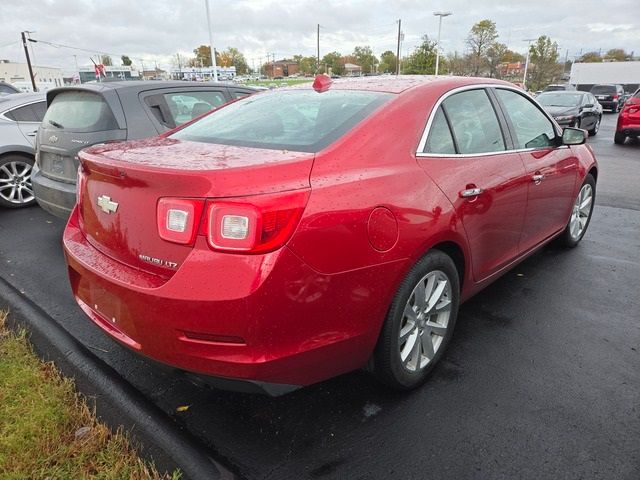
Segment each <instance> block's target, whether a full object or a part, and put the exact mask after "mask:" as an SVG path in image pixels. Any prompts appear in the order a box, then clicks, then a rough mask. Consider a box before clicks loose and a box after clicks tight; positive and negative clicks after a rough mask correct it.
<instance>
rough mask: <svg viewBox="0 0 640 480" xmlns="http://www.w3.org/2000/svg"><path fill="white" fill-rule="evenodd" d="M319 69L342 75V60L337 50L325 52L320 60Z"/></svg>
mask: <svg viewBox="0 0 640 480" xmlns="http://www.w3.org/2000/svg"><path fill="white" fill-rule="evenodd" d="M320 70H321V71H322V72H324V73H329V72H331V73H333V74H334V75H342V74H343V73H344V62H343V60H342V55H341V54H340V53H338V52H331V53H327V54H326V55H325V56H324V57H322V60H321V61H320Z"/></svg>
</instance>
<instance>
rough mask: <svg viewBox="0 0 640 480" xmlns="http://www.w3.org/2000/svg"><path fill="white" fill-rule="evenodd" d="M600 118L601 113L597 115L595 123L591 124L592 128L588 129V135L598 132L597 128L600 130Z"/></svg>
mask: <svg viewBox="0 0 640 480" xmlns="http://www.w3.org/2000/svg"><path fill="white" fill-rule="evenodd" d="M601 120H602V115H600V116H598V119H597V120H596V123H595V124H594V125H593V128H592V129H591V130H589V135H590V136H592V137H593V136H595V135H597V134H598V130H600V121H601Z"/></svg>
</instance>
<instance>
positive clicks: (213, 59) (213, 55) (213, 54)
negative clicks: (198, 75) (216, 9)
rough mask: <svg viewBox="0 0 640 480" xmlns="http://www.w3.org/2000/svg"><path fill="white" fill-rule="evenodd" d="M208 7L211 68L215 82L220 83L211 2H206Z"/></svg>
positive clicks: (205, 0)
mask: <svg viewBox="0 0 640 480" xmlns="http://www.w3.org/2000/svg"><path fill="white" fill-rule="evenodd" d="M204 4H205V6H206V7H207V25H208V26H209V48H210V49H211V67H212V68H213V81H214V82H217V81H218V66H217V65H216V49H215V48H213V33H212V31H211V13H210V12H209V0H204Z"/></svg>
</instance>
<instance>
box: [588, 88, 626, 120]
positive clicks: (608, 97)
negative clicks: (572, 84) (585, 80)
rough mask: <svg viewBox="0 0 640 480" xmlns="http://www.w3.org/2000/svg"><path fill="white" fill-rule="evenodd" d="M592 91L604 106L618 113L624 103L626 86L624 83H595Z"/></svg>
mask: <svg viewBox="0 0 640 480" xmlns="http://www.w3.org/2000/svg"><path fill="white" fill-rule="evenodd" d="M590 92H591V93H592V94H593V96H594V97H596V99H597V100H598V102H600V105H602V108H606V109H607V110H611V111H612V112H614V113H616V112H618V111H619V110H620V109H621V108H622V105H624V88H622V85H612V84H611V85H594V86H593V87H591V90H590Z"/></svg>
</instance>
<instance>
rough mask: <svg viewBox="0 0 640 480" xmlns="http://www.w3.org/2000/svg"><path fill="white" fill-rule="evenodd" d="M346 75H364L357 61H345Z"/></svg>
mask: <svg viewBox="0 0 640 480" xmlns="http://www.w3.org/2000/svg"><path fill="white" fill-rule="evenodd" d="M344 75H345V76H346V77H360V76H361V75H362V67H361V66H360V65H356V64H355V63H345V64H344Z"/></svg>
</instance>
